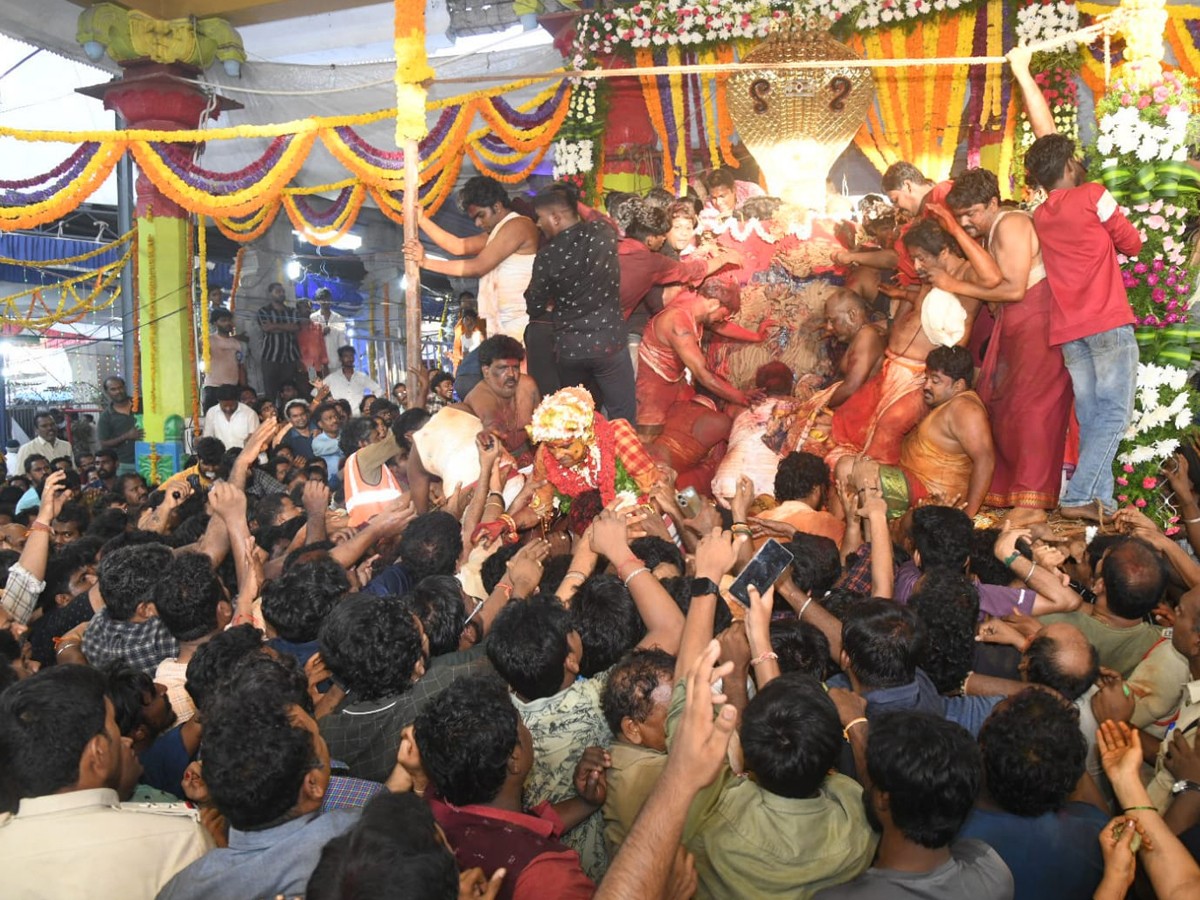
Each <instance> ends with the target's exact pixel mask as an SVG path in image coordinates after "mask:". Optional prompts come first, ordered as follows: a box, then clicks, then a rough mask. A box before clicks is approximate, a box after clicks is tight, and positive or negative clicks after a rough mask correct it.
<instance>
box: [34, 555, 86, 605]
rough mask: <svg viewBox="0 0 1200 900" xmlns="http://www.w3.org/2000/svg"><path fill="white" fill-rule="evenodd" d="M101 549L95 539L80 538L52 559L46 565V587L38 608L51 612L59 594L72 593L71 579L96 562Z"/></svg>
mask: <svg viewBox="0 0 1200 900" xmlns="http://www.w3.org/2000/svg"><path fill="white" fill-rule="evenodd" d="M99 549H100V542H99V541H97V540H96V539H95V538H79V540H76V541H71V543H69V544H67V545H66V546H65V547H62V548H61V549H59V550H58V552H56V553H55V554H54V555H53V556H51V557H50V559H49V561H48V562H47V563H46V574H45V577H44V581H45V582H46V586H45V587H44V588H43V589H42V594H41V597H40V599H39V602H38V606H40V607H41V608H42V610H43V611H44V612H49V611H50V610H52V609H53V608H54V606H55V601H56V599H57V597H58V595H59V594H70V593H71V579H72V578H74V577H75V575H77V574H78V573H79V571H80V570H81V569H85V568H87V567H88V566H90V565H91V564H92V563H93V562H95V560H96V551H98V550H99Z"/></svg>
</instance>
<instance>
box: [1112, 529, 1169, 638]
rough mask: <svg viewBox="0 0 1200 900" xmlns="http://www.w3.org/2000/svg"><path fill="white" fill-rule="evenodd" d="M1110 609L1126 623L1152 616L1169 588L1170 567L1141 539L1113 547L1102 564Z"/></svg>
mask: <svg viewBox="0 0 1200 900" xmlns="http://www.w3.org/2000/svg"><path fill="white" fill-rule="evenodd" d="M1100 577H1101V578H1103V579H1104V598H1105V603H1106V604H1107V605H1108V609H1109V611H1110V612H1112V613H1113V614H1114V615H1118V616H1120V617H1121V618H1123V619H1140V618H1142V617H1144V616H1147V615H1149V614H1150V611H1151V610H1152V609H1154V607H1155V606H1157V605H1158V601H1159V600H1161V599H1162V596H1163V591H1165V590H1166V588H1167V567H1166V565H1165V564H1164V563H1163V559H1162V556H1161V555H1159V552H1158V551H1157V550H1155V549H1154V548H1153V547H1151V546H1150V545H1149V544H1148V543H1146V542H1145V541H1144V540H1142V539H1141V538H1136V537H1135V538H1130V539H1129V540H1127V541H1125V542H1124V543H1122V544H1119V545H1118V546H1116V547H1113V548H1112V549H1111V550H1110V551H1109V552H1108V555H1107V556H1105V557H1104V560H1103V562H1101V563H1100Z"/></svg>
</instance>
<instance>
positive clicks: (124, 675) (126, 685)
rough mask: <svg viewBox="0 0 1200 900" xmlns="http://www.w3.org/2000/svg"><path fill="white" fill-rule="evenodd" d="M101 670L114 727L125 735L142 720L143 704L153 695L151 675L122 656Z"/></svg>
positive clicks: (144, 709)
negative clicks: (115, 724)
mask: <svg viewBox="0 0 1200 900" xmlns="http://www.w3.org/2000/svg"><path fill="white" fill-rule="evenodd" d="M102 671H103V672H104V677H105V678H106V679H107V687H106V692H107V694H108V699H109V700H111V701H112V705H113V713H114V715H115V716H116V719H117V729H118V730H119V731H120V732H121V735H122V736H123V737H129V736H130V735H131V734H133V732H134V729H136V728H137V727H138V726H139V725H142V724H143V723H144V722H145V716H146V704H147V703H149V702H150V701H151V700H153V699H154V691H155V688H154V679H153V678H151V677H150V676H149V675H147V674H146V673H145V672H143V671H141V670H140V669H135V668H134V667H133V666H131V665H129V664H128V663H126V662H125V661H123V660H118V661H116V662H113V663H110V664H109V665H107V666H105V667H104V669H103V670H102Z"/></svg>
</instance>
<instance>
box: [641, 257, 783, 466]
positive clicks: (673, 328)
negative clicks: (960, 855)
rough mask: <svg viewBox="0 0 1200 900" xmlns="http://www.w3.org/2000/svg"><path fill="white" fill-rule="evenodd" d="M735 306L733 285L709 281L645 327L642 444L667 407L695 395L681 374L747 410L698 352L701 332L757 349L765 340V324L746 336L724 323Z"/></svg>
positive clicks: (744, 330)
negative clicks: (755, 345)
mask: <svg viewBox="0 0 1200 900" xmlns="http://www.w3.org/2000/svg"><path fill="white" fill-rule="evenodd" d="M739 303H740V299H739V296H738V288H737V284H736V283H735V282H732V281H727V280H722V279H715V278H714V279H709V280H708V281H706V282H705V283H704V284H703V285H702V286H701V287H700V290H699V292H692V291H685V292H683V293H681V294H680V295H679V296H678V297H676V298H675V299H674V300H672V301H671V302H670V303H669V304H667V306H666V307H665V308H664V309H663V311H662V312H660V313H658V314H657V315H656V316H655V317H654V318H653V319H651V320H650V322H649V323H648V324H647V325H646V331H645V334H644V335H643V336H642V345H641V347H640V348H639V350H638V359H639V365H638V373H637V399H638V409H637V431H638V436H639V437H641V438H642V440H643V441H646V442H649V441H651V440H653V439H654V438H655V437H656V436H657V435H658V434H659V433H661V432H662V430H663V424H664V423H665V422H666V419H667V410H669V409H670V408H671V406H672V404H674V403H682V402H686V401H687V400H688V399H690V398H691V397H692V395H693V394H694V393H695V392H694V391H693V390H692V386H691V385H690V384H688V382H687V380H686V379H685V378H684V373H685V372H691V373H692V382H693V383H694V384H698V385H701V386H702V387H704V389H705V390H707V391H708V392H709V393H711V394H714V395H716V396H717V397H720V398H721V399H722V400H725V401H726V402H728V403H732V404H734V405H735V406H742V407H744V406H748V405H749V400H748V398H747V397H746V395H745V394H744V393H743V392H742V391H739V390H738V389H737V388H735V387H734V386H733V385H732V384H730V383H729V382H728V381H726V380H725V379H724V378H722V377H721V376H720V375H717V374H716V373H714V372H711V371H709V368H708V364H707V363H706V361H705V359H704V351H703V350H701V349H700V338H701V335H702V334H703V332H704V329H706V328H707V329H708V330H709V331H712V332H713V333H714V334H719V335H721V336H722V337H726V338H729V339H731V340H736V341H748V342H750V343H755V344H757V343H761V342H762V341H763V340H764V339H765V338H766V335H767V330H768V329H769V328H770V324H769V323H764V324H763V326H762V328H760V330H759V331H750V330H749V329H747V328H743V327H742V326H740V325H736V324H734V323H732V322H730V321H728V319H729V316H730V315H731V314H733V313H735V312H737V310H738V308H739Z"/></svg>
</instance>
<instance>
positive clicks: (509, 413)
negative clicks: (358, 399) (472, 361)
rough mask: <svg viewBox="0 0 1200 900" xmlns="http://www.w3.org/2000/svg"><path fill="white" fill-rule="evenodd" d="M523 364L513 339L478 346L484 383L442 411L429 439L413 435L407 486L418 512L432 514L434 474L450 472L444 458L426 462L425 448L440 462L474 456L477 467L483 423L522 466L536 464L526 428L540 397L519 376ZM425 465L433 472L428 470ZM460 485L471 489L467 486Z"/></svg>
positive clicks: (497, 338) (497, 339)
mask: <svg viewBox="0 0 1200 900" xmlns="http://www.w3.org/2000/svg"><path fill="white" fill-rule="evenodd" d="M524 359H525V348H524V347H522V346H521V344H520V343H519V342H518V341H516V340H515V339H513V338H511V337H509V336H508V335H504V334H498V335H494V336H492V337H490V338H488V339H487V340H486V341H484V342H483V343H482V344H480V345H479V365H480V371H481V372H482V374H483V380H482V381H480V382H479V384H477V385H476V386H475V388H474V389H473V390H472V391H471V393H469V394H467V396H466V398H465V399H464V400H463V401H462V402H461V403H454V404H451V405H450V406H448V407H446V408H445V409H443V410H439V411H438V413H437V414H436V415H435V416H434V417H433V418H432V419H431V420H430V421H429V422H428V423H427V424H426V425H425V426H424V427H423V428H422V431H425V430H428V432H427V434H426V435H424V436H422V434H421V431H417V432H416V433H415V434H414V439H413V442H412V450H411V451H410V452H409V455H408V484H409V489H410V490H411V492H412V497H413V501H414V502H415V503H416V504H417V509H418V510H420V511H421V512H425V511H426V509H428V506H429V484H430V481H431V480H432V479H433V478H434V477H437V476H435V475H434V474H433V473H434V472H435V471H436V472H442V473H444V472H445V471H446V469H445V468H444V466H443V465H441V463H442V460H441V459H440V458H439V459H438V460H436V461H435V460H428V461H426V460H423V459H422V456H421V453H422V450H421V449H420V448H421V447H422V446H423V447H424V452H425V453H429V452H431V451H433V452H435V453H437V454H438V455H439V457H440V456H441V455H443V454H444V455H448V456H453V455H456V453H457V452H458V451H460V450H461V451H462V452H463V453H464V454H465V456H464V459H465V457H466V456H469V455H470V454H475V457H476V462H477V461H478V454H477V452H476V448H475V444H474V437H475V434H476V433H478V431H479V430H480V429H479V428H478V427H477V425H478V424H482V430H484V431H487V432H490V433H491V434H493V435H495V436H496V437H498V438H499V439H500V442H501V443H502V444H503V445H504V449H505V450H507V451H508V452H509V453H510V454H511V455H512V457H513V459H514V460H515V462H516V465H517V466H518V467H524V466H527V465H529V464H530V463H531V462H532V461H533V452H532V450H531V448H530V446H529V433H528V431H527V430H526V426H527V425H529V423H530V421H531V420H532V417H533V410H534V408H535V407H536V406H537V405H538V402H539V401H540V400H541V395H540V394H539V393H538V389H537V384H536V383H535V382H534V380H533V379H532V378H531V377H530V376H528V375H522V374H521V363H522V362H523V361H524ZM447 412H449V413H450V415H449V416H447V415H446V413H447ZM461 413H468V414H469V416H468V417H463V416H461ZM471 417H473V419H474V421H473V420H472V418H471ZM456 420H457V421H458V425H457V426H456V430H455V431H454V433H453V434H449V433H447V434H444V435H439V437H440V439H439V440H436V441H431V440H430V439H429V438H430V436H431V435H435V434H438V433H439V431H440V430H441V429H443V428H445V427H446V426H449V425H450V424H451V423H452V422H455V421H456ZM464 428H466V429H474V430H473V431H472V432H471V434H469V435H468V434H466V433H465V432H464V433H462V434H459V433H458V432H459V430H462V429H464ZM435 445H436V446H435ZM427 462H428V463H430V464H432V467H430V466H427ZM476 474H477V473H476ZM445 481H446V479H445V477H443V487H444V489H445V490H446V491H447V492H450V491H452V490H454V488H455V485H453V484H446V483H445ZM462 486H463V487H469V485H465V484H464V485H462Z"/></svg>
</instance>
